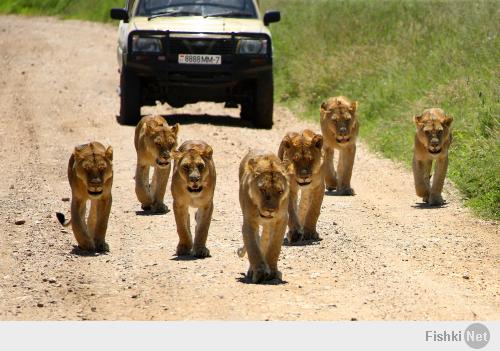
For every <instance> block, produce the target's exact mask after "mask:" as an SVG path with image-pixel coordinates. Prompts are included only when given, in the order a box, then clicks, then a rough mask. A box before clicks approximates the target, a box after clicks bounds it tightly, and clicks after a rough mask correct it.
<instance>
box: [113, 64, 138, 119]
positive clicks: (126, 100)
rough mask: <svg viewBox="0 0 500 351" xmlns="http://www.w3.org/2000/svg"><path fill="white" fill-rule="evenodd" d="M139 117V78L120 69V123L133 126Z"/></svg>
mask: <svg viewBox="0 0 500 351" xmlns="http://www.w3.org/2000/svg"><path fill="white" fill-rule="evenodd" d="M140 119H141V82H140V80H139V78H138V77H137V76H136V75H135V74H133V73H132V72H129V71H128V70H127V69H125V68H124V69H122V72H121V74H120V116H119V117H118V122H119V123H120V124H122V125H127V126H135V125H137V123H139V120H140Z"/></svg>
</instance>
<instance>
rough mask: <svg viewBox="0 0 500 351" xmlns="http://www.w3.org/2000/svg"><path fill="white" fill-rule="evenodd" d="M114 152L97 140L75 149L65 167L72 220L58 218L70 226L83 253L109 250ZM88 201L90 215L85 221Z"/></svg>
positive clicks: (62, 216) (60, 216)
mask: <svg viewBox="0 0 500 351" xmlns="http://www.w3.org/2000/svg"><path fill="white" fill-rule="evenodd" d="M112 160H113V149H112V148H111V146H109V147H108V148H105V147H104V146H103V145H102V144H101V143H98V142H96V141H94V142H91V143H89V144H85V145H80V146H77V147H75V150H74V151H73V154H72V155H71V157H70V159H69V164H68V179H69V185H70V187H71V219H70V220H68V221H66V220H65V218H64V215H63V214H62V213H57V214H56V215H57V219H58V220H59V222H61V224H62V225H63V226H68V225H70V224H71V228H72V229H73V233H74V235H75V238H76V241H77V242H78V246H79V247H80V248H81V249H83V250H86V251H95V250H97V251H108V250H109V246H108V244H107V243H106V241H105V237H106V230H107V228H108V219H109V213H110V211H111V202H112V198H111V185H112V183H113V164H112ZM87 200H90V213H89V216H88V219H87V221H85V212H86V211H87Z"/></svg>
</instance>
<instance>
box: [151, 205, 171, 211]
mask: <svg viewBox="0 0 500 351" xmlns="http://www.w3.org/2000/svg"><path fill="white" fill-rule="evenodd" d="M151 210H152V211H153V212H154V213H167V212H168V207H167V205H165V204H164V203H155V204H153V206H152V207H151Z"/></svg>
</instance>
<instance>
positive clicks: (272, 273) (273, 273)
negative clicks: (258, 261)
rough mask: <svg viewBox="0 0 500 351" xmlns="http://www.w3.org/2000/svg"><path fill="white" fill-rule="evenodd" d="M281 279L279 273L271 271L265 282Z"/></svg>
mask: <svg viewBox="0 0 500 351" xmlns="http://www.w3.org/2000/svg"><path fill="white" fill-rule="evenodd" d="M282 277H283V274H281V272H280V271H277V270H276V271H271V273H269V276H268V277H267V279H266V280H273V279H278V280H282Z"/></svg>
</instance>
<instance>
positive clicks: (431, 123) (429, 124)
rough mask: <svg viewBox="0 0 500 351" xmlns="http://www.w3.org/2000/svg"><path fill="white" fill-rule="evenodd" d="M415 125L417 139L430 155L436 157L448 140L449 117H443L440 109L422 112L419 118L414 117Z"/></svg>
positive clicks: (450, 119) (450, 120) (443, 114)
mask: <svg viewBox="0 0 500 351" xmlns="http://www.w3.org/2000/svg"><path fill="white" fill-rule="evenodd" d="M413 122H414V123H415V124H416V125H417V138H418V140H419V141H420V142H421V143H422V144H423V145H424V147H425V148H426V149H427V151H428V152H429V153H430V154H432V155H438V154H439V153H441V151H442V150H443V145H444V144H445V143H446V142H447V141H448V140H449V138H450V126H451V122H453V118H452V117H451V116H447V115H445V113H444V111H443V110H442V109H440V108H430V109H427V110H424V112H423V113H422V114H421V115H420V116H414V117H413Z"/></svg>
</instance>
